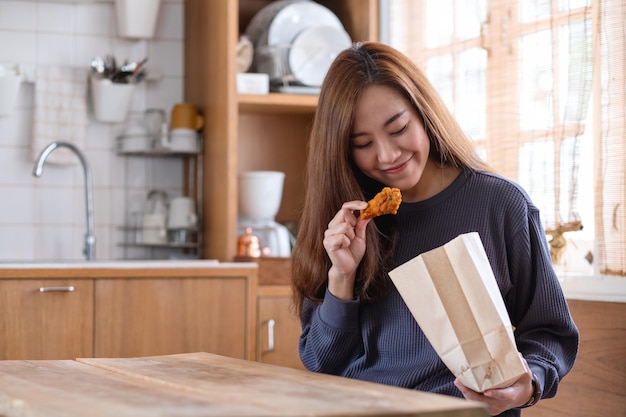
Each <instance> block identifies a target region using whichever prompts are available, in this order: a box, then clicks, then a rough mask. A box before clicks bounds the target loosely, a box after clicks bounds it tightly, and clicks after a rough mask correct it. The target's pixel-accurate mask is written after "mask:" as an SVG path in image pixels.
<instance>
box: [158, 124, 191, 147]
mask: <svg viewBox="0 0 626 417" xmlns="http://www.w3.org/2000/svg"><path fill="white" fill-rule="evenodd" d="M165 139H166V142H165V143H163V144H162V145H163V147H164V148H166V149H169V150H170V151H173V152H197V151H198V132H196V131H195V130H193V129H185V128H178V129H172V130H170V134H169V137H166V138H165Z"/></svg>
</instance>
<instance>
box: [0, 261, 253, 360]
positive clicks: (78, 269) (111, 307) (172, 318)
mask: <svg viewBox="0 0 626 417" xmlns="http://www.w3.org/2000/svg"><path fill="white" fill-rule="evenodd" d="M154 262H155V261H142V262H133V261H120V262H106V261H104V262H93V263H80V264H71V265H70V264H68V265H69V266H68V265H61V266H57V267H55V266H48V267H45V268H37V267H36V266H35V267H32V268H30V267H29V268H25V267H23V266H20V267H19V268H13V269H12V268H7V267H2V266H0V335H1V338H2V343H0V360H4V359H29V360H34V359H74V358H80V357H136V356H149V355H164V354H175V353H185V352H199V351H202V352H211V353H216V354H220V355H224V356H230V357H233V358H240V359H251V360H253V359H254V358H255V357H256V331H255V328H256V314H257V309H256V297H257V270H258V268H257V265H255V264H252V263H236V264H235V263H217V262H211V261H161V262H160V263H158V264H157V265H155V266H153V265H154ZM156 262H158V261H156ZM40 289H43V291H41V290H40Z"/></svg>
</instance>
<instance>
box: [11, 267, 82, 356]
mask: <svg viewBox="0 0 626 417" xmlns="http://www.w3.org/2000/svg"><path fill="white" fill-rule="evenodd" d="M93 291H94V284H93V280H90V279H7V280H0V335H1V336H0V337H1V338H2V343H0V360H3V359H74V358H80V357H85V356H92V355H93V319H92V318H93Z"/></svg>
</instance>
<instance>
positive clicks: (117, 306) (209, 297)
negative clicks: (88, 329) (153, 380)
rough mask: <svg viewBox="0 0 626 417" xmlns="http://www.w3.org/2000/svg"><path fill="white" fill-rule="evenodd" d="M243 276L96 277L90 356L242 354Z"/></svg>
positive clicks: (244, 333) (243, 317) (243, 338)
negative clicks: (201, 353) (97, 278)
mask: <svg viewBox="0 0 626 417" xmlns="http://www.w3.org/2000/svg"><path fill="white" fill-rule="evenodd" d="M246 284H247V283H246V279H245V277H241V278H161V279H141V278H140V279H103V280H98V281H96V291H95V293H96V296H95V300H96V308H95V341H96V343H95V351H94V356H95V357H136V356H150V355H165V354H173V353H182V352H213V353H218V354H221V355H226V356H231V357H235V358H242V359H243V358H245V357H246V352H245V343H244V341H245V339H246V306H247V305H246Z"/></svg>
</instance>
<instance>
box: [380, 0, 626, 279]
mask: <svg viewBox="0 0 626 417" xmlns="http://www.w3.org/2000/svg"><path fill="white" fill-rule="evenodd" d="M624 3H625V2H623V0H518V1H517V2H516V1H507V2H503V1H498V0H381V8H382V9H383V10H384V13H382V15H383V16H385V19H386V21H385V22H381V28H383V33H381V39H382V40H383V42H387V43H389V44H390V45H392V46H394V47H396V48H398V49H399V50H401V51H403V52H405V53H406V54H407V55H409V56H410V57H411V58H412V59H413V60H414V61H415V62H416V63H417V64H418V65H419V66H420V67H421V68H422V69H424V71H425V73H426V75H427V77H428V78H429V80H430V81H431V82H432V84H433V85H434V86H435V88H436V89H437V90H438V92H439V93H440V95H441V96H442V98H443V100H444V102H445V104H446V106H447V107H448V108H449V109H450V110H451V111H452V112H453V113H454V115H455V116H456V118H457V120H458V121H459V124H460V125H461V127H462V128H463V130H464V131H465V132H466V133H467V135H468V136H469V137H471V138H472V139H473V140H474V141H476V143H477V146H478V149H479V152H480V154H481V156H483V157H484V159H485V160H486V161H487V162H488V163H489V164H490V166H491V167H492V168H494V169H495V170H496V171H497V172H500V173H502V174H503V175H505V176H507V177H509V178H511V179H512V180H514V181H516V182H518V183H519V184H520V185H522V186H523V187H524V188H525V189H526V190H527V191H528V193H529V194H530V196H531V198H532V199H533V201H534V203H535V204H536V205H537V206H538V207H539V208H540V210H541V215H542V221H543V223H544V227H545V229H546V239H547V240H548V241H549V243H550V246H551V250H552V255H553V262H554V264H555V266H556V267H557V268H558V269H559V270H561V271H564V272H570V273H581V274H587V275H594V274H609V275H617V276H626V230H624V229H625V227H626V224H625V223H626V220H625V219H624V217H626V216H625V215H624V206H625V205H626V186H625V185H624V183H625V182H626V175H625V174H624V160H625V159H626V153H625V150H624V148H625V145H624V137H625V136H624V125H625V122H624V112H623V109H624V87H625V81H624V76H625V74H624V66H625V60H624V56H625V49H626V47H625V44H626V39H625V38H624V37H625V35H624V31H623V27H624V19H626V17H625V16H626V6H625V4H624ZM600 28H601V30H600ZM594 37H595V41H594ZM594 45H595V46H596V49H595V50H593V49H592V48H593V46H594ZM598 45H599V47H598ZM609 45H610V46H609ZM593 74H595V75H594V76H595V77H599V78H597V80H599V81H596V82H593V80H592V75H593ZM620 135H621V137H620ZM613 151H614V152H616V155H613ZM619 158H621V161H620V160H619ZM611 212H613V214H612V215H611V214H610V213H611Z"/></svg>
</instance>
